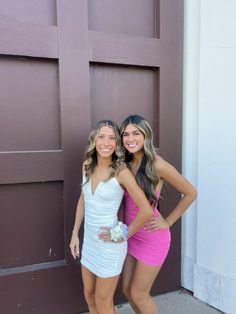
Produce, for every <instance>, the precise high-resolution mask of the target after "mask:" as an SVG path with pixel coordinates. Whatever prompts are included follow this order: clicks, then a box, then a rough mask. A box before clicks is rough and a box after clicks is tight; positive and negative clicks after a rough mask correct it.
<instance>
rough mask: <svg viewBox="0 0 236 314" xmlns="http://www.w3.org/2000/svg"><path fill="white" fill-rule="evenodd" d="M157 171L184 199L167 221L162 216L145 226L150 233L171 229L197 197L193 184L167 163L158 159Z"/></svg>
mask: <svg viewBox="0 0 236 314" xmlns="http://www.w3.org/2000/svg"><path fill="white" fill-rule="evenodd" d="M156 169H157V173H158V176H159V177H160V178H161V179H163V180H164V181H165V182H168V183H169V184H170V185H172V186H173V187H174V188H175V189H176V190H177V191H179V192H180V193H181V194H182V198H181V199H180V200H179V202H178V203H177V204H176V206H175V208H174V209H173V210H172V211H171V213H170V214H169V215H168V216H167V217H166V218H165V219H163V218H162V217H161V215H160V217H159V216H158V217H156V218H154V217H153V218H152V220H151V222H150V223H147V224H146V225H145V228H146V229H147V230H149V231H153V230H156V229H159V228H168V227H171V226H172V225H173V224H174V223H175V222H176V221H177V220H178V219H179V218H180V217H181V216H182V214H183V213H184V212H185V211H186V209H187V208H188V207H189V206H190V205H191V204H192V203H193V201H194V200H195V198H196V197H197V192H196V190H195V188H194V187H193V186H192V184H191V183H190V182H189V181H188V180H187V179H186V178H185V177H184V176H182V175H181V174H180V173H179V172H178V171H177V170H176V169H175V167H173V166H172V165H171V164H169V163H168V162H167V161H165V160H164V159H162V158H160V157H158V159H157V161H156Z"/></svg>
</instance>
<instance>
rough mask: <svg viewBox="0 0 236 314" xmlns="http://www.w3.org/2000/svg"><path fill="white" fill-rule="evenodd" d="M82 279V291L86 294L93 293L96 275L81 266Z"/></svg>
mask: <svg viewBox="0 0 236 314" xmlns="http://www.w3.org/2000/svg"><path fill="white" fill-rule="evenodd" d="M81 272H82V279H83V285H84V291H85V293H87V294H94V293H95V286H96V275H94V274H93V273H92V272H91V271H90V270H88V268H86V267H84V266H83V265H82V266H81Z"/></svg>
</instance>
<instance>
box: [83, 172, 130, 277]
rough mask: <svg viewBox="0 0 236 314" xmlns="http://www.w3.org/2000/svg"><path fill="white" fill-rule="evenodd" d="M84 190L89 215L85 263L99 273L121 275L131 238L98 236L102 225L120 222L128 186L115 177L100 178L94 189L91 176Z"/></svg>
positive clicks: (111, 275) (91, 269) (88, 267)
mask: <svg viewBox="0 0 236 314" xmlns="http://www.w3.org/2000/svg"><path fill="white" fill-rule="evenodd" d="M84 182H86V179H85V177H84V178H83V183H84ZM82 190H83V194H84V208H85V217H84V240H83V246H82V254H81V255H82V258H81V264H82V265H83V266H85V267H86V268H87V269H89V270H90V271H91V272H92V273H94V274H95V275H97V276H98V277H102V278H108V277H114V276H117V275H119V274H120V273H121V271H122V267H123V264H124V260H125V257H126V254H127V241H124V242H122V243H113V242H104V241H102V240H100V239H99V238H98V234H99V233H100V232H101V229H100V228H101V227H102V226H108V227H113V226H115V225H116V224H117V222H118V218H117V213H118V210H119V207H120V204H121V201H122V198H123V195H124V190H123V189H122V188H121V186H120V185H119V183H118V181H117V179H116V178H115V177H113V178H110V179H109V180H107V181H102V182H100V183H99V184H98V186H97V187H96V190H95V191H94V193H92V188H91V180H89V181H88V182H86V183H85V184H84V185H83V187H82Z"/></svg>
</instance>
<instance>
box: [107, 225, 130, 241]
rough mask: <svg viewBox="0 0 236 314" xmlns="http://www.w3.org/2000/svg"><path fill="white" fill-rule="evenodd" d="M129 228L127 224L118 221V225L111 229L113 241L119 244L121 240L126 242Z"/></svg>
mask: <svg viewBox="0 0 236 314" xmlns="http://www.w3.org/2000/svg"><path fill="white" fill-rule="evenodd" d="M127 233H128V227H127V225H126V224H124V223H122V222H121V221H118V223H117V225H115V226H114V227H113V228H111V229H110V237H111V240H112V241H114V242H117V241H119V240H124V241H125V240H126V237H127Z"/></svg>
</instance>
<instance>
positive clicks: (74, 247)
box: [70, 191, 84, 259]
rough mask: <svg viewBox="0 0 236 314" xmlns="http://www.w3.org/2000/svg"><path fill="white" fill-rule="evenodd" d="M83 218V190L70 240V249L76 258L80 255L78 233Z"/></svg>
mask: <svg viewBox="0 0 236 314" xmlns="http://www.w3.org/2000/svg"><path fill="white" fill-rule="evenodd" d="M83 219H84V195H83V192H82V191H81V194H80V198H79V201H78V204H77V208H76V215H75V222H74V228H73V231H72V236H71V240H70V250H71V254H72V256H73V257H74V259H76V257H79V237H78V233H79V229H80V226H81V223H82V221H83Z"/></svg>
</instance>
